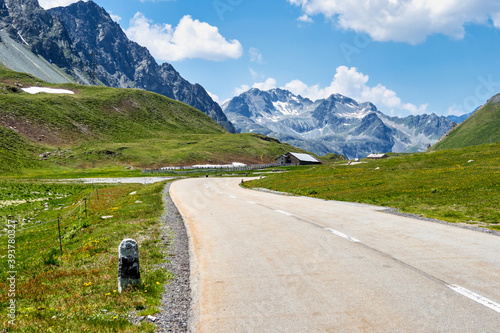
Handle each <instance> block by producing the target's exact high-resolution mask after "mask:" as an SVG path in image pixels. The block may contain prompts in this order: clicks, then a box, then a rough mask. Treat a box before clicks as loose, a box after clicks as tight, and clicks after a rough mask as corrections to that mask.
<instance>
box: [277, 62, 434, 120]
mask: <svg viewBox="0 0 500 333" xmlns="http://www.w3.org/2000/svg"><path fill="white" fill-rule="evenodd" d="M368 81H369V76H368V75H364V74H363V73H360V72H358V70H357V68H355V67H351V68H348V67H346V66H340V67H338V68H337V72H336V74H335V76H334V78H333V80H332V83H331V84H330V85H329V86H327V87H324V88H321V87H320V86H319V85H317V84H316V85H313V86H308V85H307V84H305V83H304V82H302V81H300V80H293V81H290V82H288V83H287V84H286V85H285V86H284V87H283V89H286V90H289V91H291V92H293V93H294V94H296V95H301V96H302V97H308V98H310V99H311V100H313V101H314V100H317V99H321V98H327V97H329V96H330V95H332V94H336V93H337V94H341V95H344V96H348V97H350V98H353V99H354V100H356V101H358V102H360V103H362V102H372V103H373V104H375V105H376V106H377V107H378V108H379V109H381V110H384V111H390V112H391V113H394V114H405V113H408V112H409V113H411V114H422V113H425V112H426V111H427V106H428V105H427V104H422V105H420V106H417V105H414V104H411V103H403V101H402V100H401V98H399V97H398V96H397V94H396V92H395V91H393V90H390V89H388V88H387V87H385V86H384V85H382V84H377V85H376V86H369V85H368Z"/></svg>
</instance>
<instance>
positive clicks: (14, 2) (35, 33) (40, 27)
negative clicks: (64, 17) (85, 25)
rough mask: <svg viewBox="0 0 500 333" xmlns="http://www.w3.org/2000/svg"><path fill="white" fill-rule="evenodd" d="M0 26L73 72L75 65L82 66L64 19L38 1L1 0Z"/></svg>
mask: <svg viewBox="0 0 500 333" xmlns="http://www.w3.org/2000/svg"><path fill="white" fill-rule="evenodd" d="M0 29H1V30H3V31H5V32H7V33H8V34H9V36H10V37H11V38H12V39H13V40H15V41H17V42H19V43H21V44H24V45H27V46H28V47H29V48H30V50H31V51H32V52H33V53H34V54H36V55H40V56H42V57H44V58H45V59H47V60H48V61H50V62H52V63H54V64H56V65H57V66H59V67H61V68H67V69H68V71H69V72H70V73H71V74H74V73H73V71H72V69H73V68H81V67H82V63H81V61H80V59H78V57H77V56H76V54H75V52H74V49H73V47H72V43H71V40H70V38H69V35H68V32H67V30H66V29H65V27H64V25H63V24H62V22H61V21H60V20H58V19H57V18H53V17H52V15H50V14H49V13H48V12H46V11H45V10H44V9H43V8H42V7H40V5H39V4H38V1H36V0H0Z"/></svg>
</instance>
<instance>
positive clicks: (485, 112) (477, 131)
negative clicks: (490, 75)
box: [431, 94, 500, 150]
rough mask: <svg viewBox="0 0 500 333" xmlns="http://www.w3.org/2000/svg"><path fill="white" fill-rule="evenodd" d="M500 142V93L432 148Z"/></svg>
mask: <svg viewBox="0 0 500 333" xmlns="http://www.w3.org/2000/svg"><path fill="white" fill-rule="evenodd" d="M496 142H500V94H499V95H496V96H495V97H493V98H492V99H490V100H489V101H488V103H486V104H485V105H484V106H483V107H482V108H480V109H479V110H477V111H476V112H474V114H473V115H472V116H470V117H469V118H468V119H466V120H465V121H464V122H463V123H462V124H460V125H459V126H458V127H457V128H455V129H454V130H452V131H451V132H450V133H449V134H448V136H446V137H445V138H443V139H442V140H441V141H439V142H438V143H436V144H435V145H434V146H433V147H432V148H431V149H432V150H442V149H453V148H463V147H469V146H477V145H483V144H488V143H496Z"/></svg>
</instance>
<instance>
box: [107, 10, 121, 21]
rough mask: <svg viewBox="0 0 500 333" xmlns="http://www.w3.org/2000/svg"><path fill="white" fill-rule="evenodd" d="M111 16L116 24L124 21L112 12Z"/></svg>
mask: <svg viewBox="0 0 500 333" xmlns="http://www.w3.org/2000/svg"><path fill="white" fill-rule="evenodd" d="M108 14H109V16H110V17H111V19H112V20H113V21H115V22H116V23H118V22H120V21H121V20H122V18H121V17H120V16H118V15H113V14H112V13H111V12H108Z"/></svg>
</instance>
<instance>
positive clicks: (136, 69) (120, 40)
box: [0, 0, 235, 132]
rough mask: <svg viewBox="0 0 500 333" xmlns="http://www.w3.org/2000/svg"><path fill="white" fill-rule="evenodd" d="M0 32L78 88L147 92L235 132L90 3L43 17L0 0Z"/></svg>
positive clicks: (216, 109)
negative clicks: (98, 86)
mask: <svg viewBox="0 0 500 333" xmlns="http://www.w3.org/2000/svg"><path fill="white" fill-rule="evenodd" d="M0 30H3V31H6V32H8V34H9V36H10V38H12V39H14V40H15V41H17V42H18V43H20V44H24V45H26V46H28V47H29V48H30V50H31V51H32V52H33V53H34V54H36V55H39V56H41V57H43V58H45V59H46V60H48V61H50V62H51V63H53V64H55V65H57V66H58V67H60V68H62V69H64V70H65V71H66V72H67V73H68V74H69V75H71V76H72V77H73V78H74V79H75V80H76V81H77V82H79V83H82V84H99V83H100V84H104V85H106V86H109V87H122V88H140V89H145V90H149V91H153V92H156V93H159V94H162V95H165V96H167V97H170V98H173V99H176V100H178V101H181V102H184V103H186V104H189V105H191V106H193V107H195V108H197V109H199V110H201V111H202V112H204V113H206V114H207V115H209V116H210V117H211V118H212V119H214V120H215V121H217V122H218V123H219V124H221V125H222V126H223V127H224V128H226V129H227V130H228V131H230V132H235V128H234V126H233V125H232V124H231V122H230V121H228V120H227V118H226V116H225V114H224V113H223V112H222V109H221V108H220V106H219V105H218V104H217V103H215V102H214V101H213V100H212V98H211V97H210V96H209V95H208V93H207V92H206V91H205V89H204V88H203V87H202V86H200V85H198V84H194V85H193V84H191V83H189V82H188V81H186V80H184V79H183V78H182V77H181V76H180V74H179V73H178V72H177V71H176V70H175V69H174V68H173V67H172V66H171V65H170V64H166V63H165V64H162V65H159V64H158V63H156V61H155V59H154V58H153V57H152V55H151V54H150V53H149V51H148V50H147V49H146V48H144V47H142V46H140V45H138V44H137V43H135V42H133V41H131V40H129V39H128V38H127V36H126V35H125V33H124V32H123V30H122V29H121V27H120V26H119V25H118V24H117V23H116V22H114V21H113V20H112V19H111V17H110V16H109V14H108V13H107V12H106V11H105V10H104V9H103V8H101V7H99V6H98V5H97V4H96V3H94V2H92V1H87V2H83V1H80V2H78V3H74V4H72V5H70V6H68V7H59V8H53V9H50V10H49V11H46V10H44V9H43V8H42V7H40V6H39V4H38V2H37V0H0ZM5 65H6V66H7V67H9V66H8V64H5ZM16 70H18V68H16ZM28 72H29V71H28Z"/></svg>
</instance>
